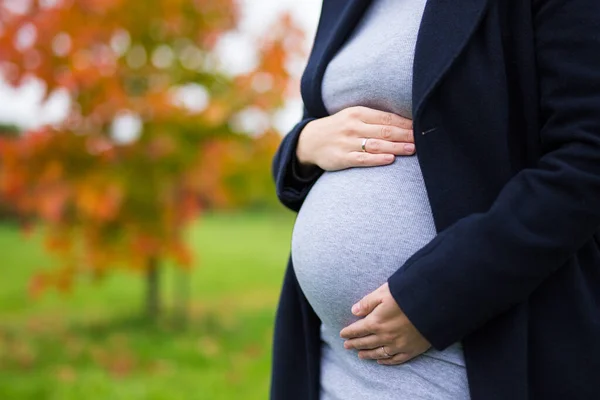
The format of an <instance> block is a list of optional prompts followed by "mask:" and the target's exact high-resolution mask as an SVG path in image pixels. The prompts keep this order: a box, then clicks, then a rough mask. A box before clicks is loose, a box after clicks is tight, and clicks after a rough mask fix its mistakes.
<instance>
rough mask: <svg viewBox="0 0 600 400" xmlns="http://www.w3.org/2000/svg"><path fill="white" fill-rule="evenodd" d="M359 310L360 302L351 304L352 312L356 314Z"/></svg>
mask: <svg viewBox="0 0 600 400" xmlns="http://www.w3.org/2000/svg"><path fill="white" fill-rule="evenodd" d="M359 311H360V303H356V304H355V305H353V306H352V313H354V314H358V312H359Z"/></svg>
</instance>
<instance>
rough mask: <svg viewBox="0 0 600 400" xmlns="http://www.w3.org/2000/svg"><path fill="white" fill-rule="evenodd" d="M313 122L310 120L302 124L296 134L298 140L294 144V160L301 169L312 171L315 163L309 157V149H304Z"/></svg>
mask: <svg viewBox="0 0 600 400" xmlns="http://www.w3.org/2000/svg"><path fill="white" fill-rule="evenodd" d="M313 122H315V121H310V122H309V123H308V124H306V125H305V126H304V128H303V129H302V131H301V132H300V135H299V136H298V142H297V144H296V161H297V164H298V167H299V170H301V171H312V170H314V167H315V166H316V163H315V162H314V161H313V160H312V159H311V153H312V152H311V151H309V150H307V149H306V141H307V138H308V137H309V136H310V130H311V129H312V126H313Z"/></svg>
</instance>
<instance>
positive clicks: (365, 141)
mask: <svg viewBox="0 0 600 400" xmlns="http://www.w3.org/2000/svg"><path fill="white" fill-rule="evenodd" d="M367 140H369V138H365V139H363V141H362V145H361V146H360V148H361V149H362V151H364V152H366V151H367V149H366V145H367Z"/></svg>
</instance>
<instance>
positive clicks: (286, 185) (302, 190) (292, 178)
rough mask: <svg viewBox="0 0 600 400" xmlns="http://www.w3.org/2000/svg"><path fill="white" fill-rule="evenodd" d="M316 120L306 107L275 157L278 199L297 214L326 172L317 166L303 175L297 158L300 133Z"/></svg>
mask: <svg viewBox="0 0 600 400" xmlns="http://www.w3.org/2000/svg"><path fill="white" fill-rule="evenodd" d="M315 119H316V118H314V117H312V116H310V115H309V114H308V111H307V110H306V107H304V115H303V116H302V119H301V120H300V122H298V123H297V124H296V125H295V126H294V127H293V128H292V129H291V131H290V132H288V133H287V134H286V135H285V136H284V138H283V140H282V141H281V143H280V144H279V147H278V148H277V151H276V152H275V155H274V157H273V162H272V174H273V179H274V181H275V192H276V194H277V198H278V199H279V201H280V202H281V203H282V204H283V205H284V206H286V207H287V208H289V209H290V210H292V211H296V212H297V211H298V210H299V209H300V206H301V205H302V202H303V201H304V199H305V198H306V195H307V194H308V192H309V190H310V188H311V187H312V185H313V184H314V183H315V182H316V181H317V179H318V178H319V176H320V175H321V174H322V173H323V172H324V171H323V170H322V169H321V168H319V167H317V166H315V167H314V169H313V170H312V171H311V173H310V174H309V175H301V174H300V173H299V168H298V167H299V162H298V159H297V157H296V146H297V145H298V139H299V137H300V133H301V132H302V129H304V127H305V126H306V125H307V124H308V123H309V122H311V121H313V120H315Z"/></svg>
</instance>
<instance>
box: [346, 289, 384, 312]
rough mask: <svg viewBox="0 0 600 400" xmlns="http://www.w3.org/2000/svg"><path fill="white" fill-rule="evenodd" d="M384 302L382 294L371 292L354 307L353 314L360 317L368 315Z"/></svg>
mask: <svg viewBox="0 0 600 400" xmlns="http://www.w3.org/2000/svg"><path fill="white" fill-rule="evenodd" d="M382 300H383V299H382V298H381V294H380V292H378V291H374V292H371V293H369V294H368V295H366V296H364V297H363V298H362V299H360V300H359V301H358V302H357V303H355V304H354V305H353V306H352V314H354V315H356V316H359V317H360V316H363V315H367V314H369V313H370V312H371V311H373V309H374V308H375V307H377V306H378V305H379V304H381V302H382Z"/></svg>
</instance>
